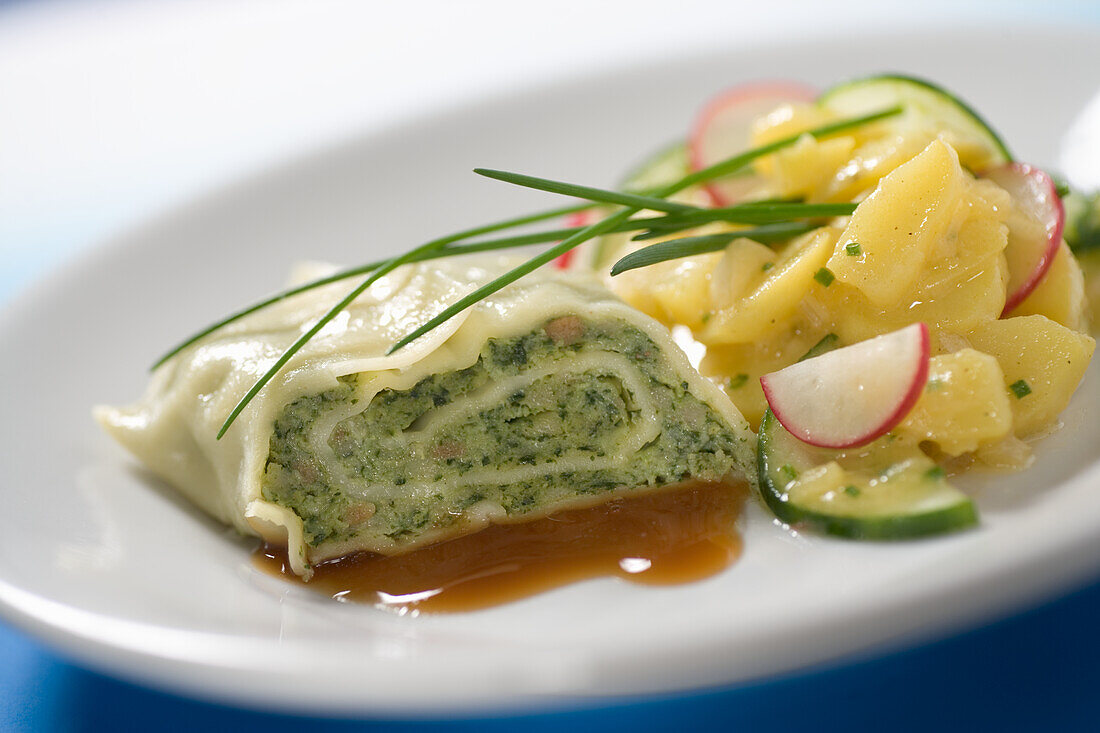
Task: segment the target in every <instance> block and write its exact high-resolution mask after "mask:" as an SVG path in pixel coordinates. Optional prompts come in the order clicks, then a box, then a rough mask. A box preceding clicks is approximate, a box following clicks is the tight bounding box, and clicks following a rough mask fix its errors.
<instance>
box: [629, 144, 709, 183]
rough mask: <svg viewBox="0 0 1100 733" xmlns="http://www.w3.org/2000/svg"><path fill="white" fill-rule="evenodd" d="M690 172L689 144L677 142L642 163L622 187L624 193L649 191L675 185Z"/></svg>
mask: <svg viewBox="0 0 1100 733" xmlns="http://www.w3.org/2000/svg"><path fill="white" fill-rule="evenodd" d="M690 172H691V164H690V161H689V157H688V147H687V143H683V142H676V143H672V144H671V145H668V146H666V147H664V148H661V149H660V150H658V151H657V152H656V153H654V154H652V155H650V156H649V157H648V158H646V159H645V160H644V161H642V162H641V163H640V164H639V165H637V166H636V167H635V168H634V169H632V170H631V171H630V172H629V173H628V174H627V175H626V177H625V178H623V180H622V183H621V184H620V185H621V186H622V189H623V190H624V191H647V190H650V189H654V188H660V187H661V186H667V185H668V184H670V183H674V182H676V181H678V180H680V179H681V178H683V177H684V176H686V175H687V174H688V173H690Z"/></svg>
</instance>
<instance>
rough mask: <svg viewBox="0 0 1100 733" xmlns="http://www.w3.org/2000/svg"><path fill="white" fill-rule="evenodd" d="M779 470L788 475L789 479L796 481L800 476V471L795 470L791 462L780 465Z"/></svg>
mask: <svg viewBox="0 0 1100 733" xmlns="http://www.w3.org/2000/svg"><path fill="white" fill-rule="evenodd" d="M779 472H780V473H781V474H783V475H784V476H786V477H787V480H788V481H794V480H795V479H796V478H798V471H796V470H794V466H792V465H791V464H789V463H784V464H783V465H782V466H780V467H779Z"/></svg>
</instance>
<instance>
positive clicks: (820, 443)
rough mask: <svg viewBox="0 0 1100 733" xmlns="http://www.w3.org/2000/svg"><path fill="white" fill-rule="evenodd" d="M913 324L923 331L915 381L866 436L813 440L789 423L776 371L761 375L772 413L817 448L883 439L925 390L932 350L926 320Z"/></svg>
mask: <svg viewBox="0 0 1100 733" xmlns="http://www.w3.org/2000/svg"><path fill="white" fill-rule="evenodd" d="M913 325H914V326H919V330H920V348H919V352H918V353H919V354H920V362H919V364H918V365H917V371H916V373H915V374H914V378H913V381H912V384H911V385H910V387H909V389H908V391H906V393H905V395H904V397H903V398H902V399H901V401H899V402H898V404H897V406H896V407H895V408H894V410H893V412H891V413H890V414H889V416H888V417H887V418H886V419H885V420H884V421H883V422H882V423H881V424H880V425H879V426H878V427H877V428H876V429H874V430H872V431H871V432H869V433H868V434H867V435H865V436H861V437H860V438H858V439H855V440H854V441H841V442H831V441H826V440H817V439H814V438H813V436H810V435H807V434H806V431H805V430H803V429H801V428H799V427H798V426H796V425H791V424H788V422H787V419H786V417H785V416H784V415H783V414H782V413H783V410H782V409H780V408H777V407H776V405H775V395H774V392H773V391H772V389H771V388H770V386H769V380H768V377H770V376H772V374H776V373H777V372H772V373H771V374H765V375H764V376H762V377H760V386H761V388H762V389H763V390H764V398H765V399H766V400H767V401H768V406H769V407H770V408H771V410H772V414H773V415H775V418H776V420H778V421H779V423H780V424H781V425H782V426H783V427H784V428H786V429H787V432H789V433H790V434H791V435H793V436H794V437H796V438H798V439H799V440H801V441H802V442H803V443H808V444H810V445H813V446H817V447H818V448H833V449H839V448H858V447H859V446H861V445H867V444H868V443H870V442H872V441H874V440H877V439H878V438H881V437H882V436H883V435H886V433H888V432H890V431H891V430H892V429H894V427H895V426H897V424H898V423H900V422H901V421H902V420H904V419H905V416H906V415H908V414H909V412H910V411H911V410H912V409H913V406H914V405H916V404H917V400H918V399H920V396H921V393H922V392H923V391H924V386H925V384H926V383H927V382H928V364H929V358H930V355H931V351H930V348H929V338H928V325H927V324H925V323H915V324H913ZM906 328H912V326H907V327H906ZM860 343H863V342H860ZM858 345H859V344H853V345H852V346H858ZM845 348H851V347H845ZM841 350H842V349H837V350H836V351H830V352H827V353H825V354H821V355H820V356H817V357H814V359H821V358H824V357H828V356H831V355H834V354H836V353H837V351H841ZM810 361H813V359H807V360H806V362H803V363H808V362H810ZM792 366H793V365H792ZM780 371H782V370H780Z"/></svg>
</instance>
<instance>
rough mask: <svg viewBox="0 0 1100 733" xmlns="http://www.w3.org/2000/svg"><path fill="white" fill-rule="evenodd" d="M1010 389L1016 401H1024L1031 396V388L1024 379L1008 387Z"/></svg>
mask: <svg viewBox="0 0 1100 733" xmlns="http://www.w3.org/2000/svg"><path fill="white" fill-rule="evenodd" d="M1008 388H1009V389H1010V390H1012V394H1014V395H1016V399H1018V400H1022V399H1023V398H1025V397H1027V396H1028V395H1029V394H1031V386H1030V385H1029V384H1028V383H1027V382H1025V381H1024V380H1022V379H1018V380H1016V381H1015V382H1013V383H1012V384H1010V385H1008Z"/></svg>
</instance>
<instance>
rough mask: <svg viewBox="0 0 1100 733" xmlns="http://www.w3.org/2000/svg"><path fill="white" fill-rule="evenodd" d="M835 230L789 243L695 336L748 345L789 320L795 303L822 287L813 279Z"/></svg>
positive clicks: (830, 246)
mask: <svg viewBox="0 0 1100 733" xmlns="http://www.w3.org/2000/svg"><path fill="white" fill-rule="evenodd" d="M837 234H838V231H837V230H836V229H834V228H831V227H822V228H821V229H816V230H814V231H812V232H810V233H808V234H805V235H803V236H802V237H800V238H798V239H796V240H795V241H793V242H792V243H791V244H790V245H789V246H788V247H787V249H786V250H784V252H783V254H782V255H781V256H780V257H779V259H778V260H777V261H776V264H775V266H774V267H772V268H771V269H770V270H768V272H767V275H768V277H767V278H766V279H765V280H764V281H763V282H762V283H760V285H759V286H758V287H757V288H755V289H754V290H753V291H752V292H751V293H749V294H748V295H747V296H745V297H744V298H742V299H740V300H739V301H737V302H735V303H734V304H733V305H731V306H729V307H728V308H723V309H720V310H715V311H714V313H713V314H712V315H711V317H710V319H709V320H708V321H707V324H706V326H705V327H704V328H703V330H702V331H701V332H700V333H699V336H698V338H699V340H700V341H702V342H703V343H705V344H737V343H748V342H751V341H756V340H758V339H761V338H764V337H765V336H766V335H767V334H769V333H770V332H772V331H773V329H775V328H776V327H777V326H779V325H780V324H782V323H784V322H785V321H787V320H788V319H790V318H791V317H792V316H793V315H794V314H795V313H796V312H797V311H798V307H799V303H800V302H801V301H802V300H803V298H804V297H805V296H806V295H808V294H809V293H810V292H811V291H812V290H814V289H815V288H816V289H821V288H822V286H821V285H820V283H818V282H817V281H816V280H814V274H815V273H816V272H817V271H818V270H820V269H821V267H822V266H823V265H824V264H825V261H826V260H827V259H828V258H829V255H830V253H832V251H833V244H834V242H836V238H837Z"/></svg>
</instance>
